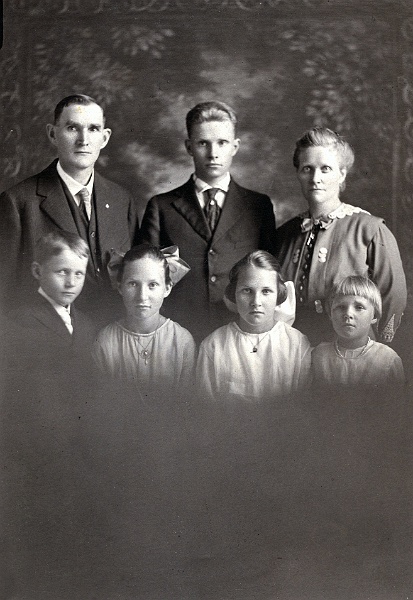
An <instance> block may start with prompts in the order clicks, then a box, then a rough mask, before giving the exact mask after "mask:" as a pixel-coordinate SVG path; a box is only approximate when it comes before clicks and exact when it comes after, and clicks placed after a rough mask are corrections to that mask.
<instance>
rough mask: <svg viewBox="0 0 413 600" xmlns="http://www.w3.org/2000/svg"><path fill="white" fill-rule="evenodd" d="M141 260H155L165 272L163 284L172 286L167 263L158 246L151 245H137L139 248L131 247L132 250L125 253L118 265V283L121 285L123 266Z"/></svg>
mask: <svg viewBox="0 0 413 600" xmlns="http://www.w3.org/2000/svg"><path fill="white" fill-rule="evenodd" d="M141 258H152V259H153V260H157V261H158V262H160V263H162V265H163V268H164V271H165V283H166V285H172V280H171V277H170V274H169V265H168V261H167V260H166V258H165V256H164V255H163V254H162V252H161V251H160V248H159V247H158V246H153V245H152V244H139V246H133V248H131V249H130V250H128V251H127V252H126V254H125V256H124V257H123V259H122V262H121V263H120V265H119V269H118V283H122V279H123V273H124V271H125V266H126V265H127V264H128V263H132V262H134V261H135V260H139V259H141Z"/></svg>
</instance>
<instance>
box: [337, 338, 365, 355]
mask: <svg viewBox="0 0 413 600" xmlns="http://www.w3.org/2000/svg"><path fill="white" fill-rule="evenodd" d="M370 342H371V339H370V337H368V338H367V342H366V343H365V345H364V346H363V348H362V349H361V350H360V353H359V354H357V356H352V358H360V357H361V356H363V354H366V352H367V350H368V348H367V347H368V345H369V344H370ZM334 350H335V351H336V354H337V356H339V357H340V358H346V357H345V356H344V354H342V353H341V352H340V348H339V346H338V341H337V340H335V342H334Z"/></svg>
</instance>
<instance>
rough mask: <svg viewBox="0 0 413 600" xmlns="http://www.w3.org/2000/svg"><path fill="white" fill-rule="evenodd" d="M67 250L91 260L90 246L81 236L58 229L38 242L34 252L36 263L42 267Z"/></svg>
mask: <svg viewBox="0 0 413 600" xmlns="http://www.w3.org/2000/svg"><path fill="white" fill-rule="evenodd" d="M65 248H69V250H71V251H72V252H74V253H75V254H77V255H78V256H79V257H82V258H89V256H90V251H89V246H88V245H87V243H86V242H85V240H83V239H82V238H81V237H80V236H79V235H77V234H76V233H71V232H70V231H62V230H58V229H56V230H55V231H51V232H50V233H46V235H44V236H42V237H41V238H40V240H39V241H38V242H37V244H36V247H35V251H34V261H35V262H37V263H39V264H40V265H41V264H43V263H44V262H46V261H47V260H49V259H50V258H52V256H59V254H61V253H62V251H63V250H64V249H65Z"/></svg>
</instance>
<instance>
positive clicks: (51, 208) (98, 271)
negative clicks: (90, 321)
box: [0, 94, 138, 320]
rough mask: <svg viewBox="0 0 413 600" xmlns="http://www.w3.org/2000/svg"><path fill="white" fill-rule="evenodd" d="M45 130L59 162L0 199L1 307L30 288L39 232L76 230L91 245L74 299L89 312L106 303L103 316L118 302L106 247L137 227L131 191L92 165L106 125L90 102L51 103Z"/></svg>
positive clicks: (125, 242)
mask: <svg viewBox="0 0 413 600" xmlns="http://www.w3.org/2000/svg"><path fill="white" fill-rule="evenodd" d="M47 135H48V137H49V140H50V142H51V143H52V144H53V145H54V146H55V147H56V149H57V154H58V160H55V161H54V162H53V163H52V164H51V165H49V166H48V167H47V168H46V169H45V170H44V171H42V172H41V173H38V174H37V175H34V176H32V177H29V178H28V179H26V180H25V181H22V182H21V183H19V184H17V185H16V186H14V187H12V188H10V189H9V190H7V191H5V192H3V194H1V196H0V272H1V280H2V283H1V287H2V289H1V291H2V297H3V306H4V307H5V308H6V309H7V308H8V306H10V305H11V306H13V305H14V304H15V302H16V300H17V302H21V300H22V299H23V300H24V297H25V295H26V293H27V291H28V290H31V289H32V287H33V283H32V280H31V277H30V268H31V263H32V261H33V255H34V247H35V244H36V242H37V241H38V240H39V239H40V238H41V236H42V235H44V234H46V233H48V232H50V231H53V230H55V229H58V230H64V231H70V232H72V233H77V234H78V235H80V236H81V237H82V238H83V239H84V240H85V241H86V242H87V244H88V246H89V249H90V255H91V260H90V261H89V265H88V271H87V275H86V282H85V289H84V293H83V294H82V298H81V299H80V300H81V301H80V304H81V305H82V307H83V308H84V309H85V310H89V311H91V312H96V313H98V312H101V311H102V310H103V309H104V308H105V307H106V310H107V313H108V315H107V316H108V317H109V315H110V313H111V312H113V310H116V309H115V306H116V304H117V302H118V295H117V293H116V292H115V291H114V290H112V289H111V285H110V279H109V275H108V272H107V264H108V261H109V258H110V251H111V249H112V248H114V249H116V250H118V251H127V250H128V249H129V248H130V247H131V245H132V243H133V240H134V236H135V234H136V232H137V228H138V219H137V214H136V210H135V206H134V203H133V201H132V198H131V196H130V194H129V193H128V192H126V190H124V189H123V188H121V187H120V186H118V185H116V184H115V183H112V182H110V181H108V180H107V179H105V178H104V177H102V176H101V175H99V173H97V172H95V170H94V165H95V162H96V161H97V159H98V157H99V153H100V151H101V150H102V148H104V147H105V146H106V145H107V143H108V141H109V138H110V135H111V130H110V129H108V128H107V127H105V118H104V114H103V110H102V108H101V107H100V106H99V105H98V104H97V102H96V101H95V100H93V98H90V97H89V96H84V95H82V94H79V95H72V96H68V97H67V98H64V99H63V100H61V101H60V102H59V103H58V105H57V106H56V109H55V117H54V123H53V124H48V125H47ZM115 316H116V315H113V314H111V315H110V318H114V317H115ZM103 320H104V319H103Z"/></svg>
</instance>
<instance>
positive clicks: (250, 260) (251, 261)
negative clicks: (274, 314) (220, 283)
mask: <svg viewBox="0 0 413 600" xmlns="http://www.w3.org/2000/svg"><path fill="white" fill-rule="evenodd" d="M248 266H252V267H258V268H259V269H266V270H267V271H274V272H275V273H277V305H278V304H282V303H283V302H284V301H285V300H286V299H287V288H286V286H285V283H284V280H283V278H282V277H281V274H280V265H279V262H278V260H277V259H276V258H275V257H274V256H273V255H272V254H270V253H269V252H266V251H265V250H253V252H249V253H248V254H246V255H245V256H244V258H241V260H239V261H238V262H237V263H236V264H235V265H234V266H233V267H232V269H231V271H230V272H229V284H228V285H227V287H226V289H225V296H226V297H227V298H228V300H230V301H231V302H233V303H235V304H236V298H235V291H236V288H237V281H238V277H239V274H240V272H241V271H242V269H244V268H245V267H248Z"/></svg>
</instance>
